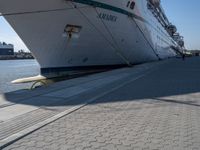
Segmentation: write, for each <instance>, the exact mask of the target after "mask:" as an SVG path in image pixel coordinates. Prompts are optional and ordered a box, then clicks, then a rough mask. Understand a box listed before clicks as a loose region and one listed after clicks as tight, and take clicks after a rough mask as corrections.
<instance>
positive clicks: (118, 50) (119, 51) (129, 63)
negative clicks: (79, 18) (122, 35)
mask: <svg viewBox="0 0 200 150" xmlns="http://www.w3.org/2000/svg"><path fill="white" fill-rule="evenodd" d="M94 9H95V11H96V13H97V16H99V12H98V11H97V8H96V7H94ZM100 20H101V22H102V24H103V25H104V27H105V29H106V30H107V32H108V34H110V36H111V38H112V40H113V42H114V43H115V45H116V46H117V49H116V51H117V54H119V55H121V57H123V58H124V60H125V61H126V63H127V65H128V66H130V67H132V64H131V62H130V61H129V59H128V58H127V57H126V56H124V55H123V54H121V50H120V48H119V45H118V44H117V42H116V40H115V38H114V36H113V34H112V33H111V31H110V30H109V28H108V27H107V25H106V24H105V22H104V21H103V19H102V18H101V17H100Z"/></svg>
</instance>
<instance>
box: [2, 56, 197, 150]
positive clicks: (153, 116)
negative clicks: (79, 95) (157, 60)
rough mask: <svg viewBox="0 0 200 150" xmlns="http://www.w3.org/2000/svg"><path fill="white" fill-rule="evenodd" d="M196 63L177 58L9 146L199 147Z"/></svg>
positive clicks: (161, 149)
mask: <svg viewBox="0 0 200 150" xmlns="http://www.w3.org/2000/svg"><path fill="white" fill-rule="evenodd" d="M174 63H175V64H174ZM196 63H197V64H200V59H188V60H187V62H183V63H182V62H181V61H180V60H178V61H177V60H176V61H175V60H174V61H171V63H169V64H166V65H165V66H163V67H161V68H160V69H159V70H157V71H155V72H153V73H151V74H150V75H148V76H146V77H144V78H142V79H139V80H137V81H135V82H132V83H130V84H128V85H126V86H125V87H123V88H121V89H119V90H116V91H115V92H113V93H110V94H108V95H106V96H104V97H102V98H100V99H98V100H97V101H95V102H93V103H92V104H90V105H88V106H86V107H84V108H82V109H80V110H78V111H76V112H74V113H72V114H70V115H68V116H65V117H63V118H61V119H59V120H57V121H55V122H54V123H51V124H49V125H47V126H45V127H43V128H41V129H40V130H38V131H36V132H34V133H32V134H30V135H28V136H26V137H24V138H22V139H21V140H19V141H17V142H15V143H13V144H12V145H10V146H8V147H6V148H5V149H6V150H8V149H9V150H10V149H14V150H23V149H26V150H32V149H34V150H35V149H37V150H38V149H41V150H43V149H44V150H49V149H52V150H57V149H58V150H68V149H73V150H74V149H77V150H82V149H83V150H84V149H85V150H90V149H92V150H94V149H102V150H112V149H116V150H117V149H118V150H123V149H124V150H199V149H200V117H199V116H200V87H199V86H200V78H199V76H200V69H198V66H199V65H197V64H196ZM172 64H174V65H172ZM195 64H196V65H195ZM172 66H173V67H172ZM186 68H187V69H186Z"/></svg>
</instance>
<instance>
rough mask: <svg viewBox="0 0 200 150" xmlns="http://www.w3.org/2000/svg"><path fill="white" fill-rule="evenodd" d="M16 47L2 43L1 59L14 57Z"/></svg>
mask: <svg viewBox="0 0 200 150" xmlns="http://www.w3.org/2000/svg"><path fill="white" fill-rule="evenodd" d="M13 55H14V46H13V45H12V44H7V43H5V42H0V57H4V56H13Z"/></svg>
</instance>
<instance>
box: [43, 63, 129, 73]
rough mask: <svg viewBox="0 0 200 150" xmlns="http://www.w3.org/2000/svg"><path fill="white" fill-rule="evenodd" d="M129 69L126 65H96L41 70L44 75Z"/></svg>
mask: <svg viewBox="0 0 200 150" xmlns="http://www.w3.org/2000/svg"><path fill="white" fill-rule="evenodd" d="M122 67H127V65H126V64H119V65H95V66H77V67H55V68H41V69H40V72H41V74H42V75H51V74H60V73H61V74H62V73H67V72H88V71H98V70H99V71H100V70H109V69H117V68H122Z"/></svg>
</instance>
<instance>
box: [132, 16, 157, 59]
mask: <svg viewBox="0 0 200 150" xmlns="http://www.w3.org/2000/svg"><path fill="white" fill-rule="evenodd" d="M129 17H131V16H129ZM131 20H133V22H135V24H136V26H137V27H138V29H139V31H140V32H141V33H142V35H143V37H144V39H145V40H146V41H147V43H148V44H149V46H150V47H151V49H152V51H153V52H154V54H155V55H156V57H157V58H158V59H159V60H160V59H161V58H160V57H159V55H158V54H157V53H156V50H155V49H154V48H153V46H152V45H151V43H150V42H149V40H148V39H147V37H146V36H145V34H144V32H143V31H142V29H141V28H140V26H139V25H138V24H137V21H136V20H135V19H134V18H133V17H131Z"/></svg>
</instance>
